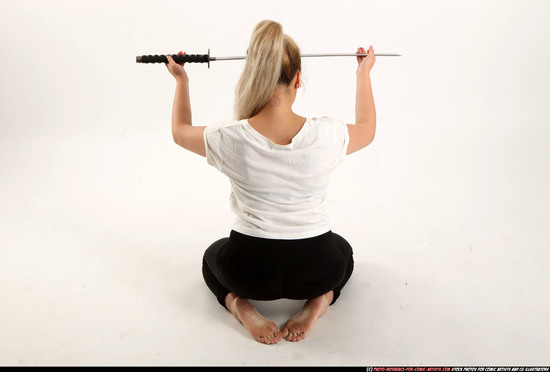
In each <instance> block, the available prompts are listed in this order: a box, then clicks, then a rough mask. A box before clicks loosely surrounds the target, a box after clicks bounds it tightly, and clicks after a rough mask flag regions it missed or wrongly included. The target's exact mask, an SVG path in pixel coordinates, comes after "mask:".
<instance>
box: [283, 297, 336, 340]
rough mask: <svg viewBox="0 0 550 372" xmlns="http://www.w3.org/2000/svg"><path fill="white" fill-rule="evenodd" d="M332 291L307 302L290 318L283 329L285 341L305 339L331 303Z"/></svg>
mask: <svg viewBox="0 0 550 372" xmlns="http://www.w3.org/2000/svg"><path fill="white" fill-rule="evenodd" d="M333 297H334V293H333V292H332V291H330V292H328V293H325V294H324V295H322V296H319V297H316V298H314V299H311V300H308V301H307V302H306V303H305V304H304V308H303V309H302V310H300V312H299V313H298V314H296V315H294V316H293V317H292V318H290V319H289V320H288V321H287V322H286V324H285V325H284V327H283V330H282V335H283V338H284V339H285V340H287V341H293V342H295V341H300V340H303V339H304V338H306V336H307V335H308V333H309V331H310V330H311V328H312V327H313V324H315V322H316V321H317V319H319V318H320V317H322V316H323V315H324V314H325V313H326V312H327V309H328V306H329V305H330V303H331V302H332V299H333Z"/></svg>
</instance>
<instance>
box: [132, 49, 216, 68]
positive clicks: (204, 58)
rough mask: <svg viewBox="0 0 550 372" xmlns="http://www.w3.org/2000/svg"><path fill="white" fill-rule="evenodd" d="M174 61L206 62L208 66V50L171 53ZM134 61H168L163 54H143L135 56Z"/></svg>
mask: <svg viewBox="0 0 550 372" xmlns="http://www.w3.org/2000/svg"><path fill="white" fill-rule="evenodd" d="M170 56H171V57H172V58H173V59H174V62H176V63H208V68H210V50H208V54H171V55H170ZM136 63H168V58H166V56H165V55H158V54H155V55H145V56H137V57H136Z"/></svg>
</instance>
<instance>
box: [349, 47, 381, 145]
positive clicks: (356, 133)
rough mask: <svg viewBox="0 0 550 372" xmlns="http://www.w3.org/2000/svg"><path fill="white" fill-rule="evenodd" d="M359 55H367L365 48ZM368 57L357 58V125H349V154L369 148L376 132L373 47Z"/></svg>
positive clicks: (374, 58) (358, 50) (360, 49)
mask: <svg viewBox="0 0 550 372" xmlns="http://www.w3.org/2000/svg"><path fill="white" fill-rule="evenodd" d="M357 53H358V54H364V53H367V51H366V50H365V48H359V49H357ZM368 54H369V55H368V56H367V57H357V62H358V64H359V66H358V67H357V91H356V94H355V124H348V133H349V144H348V151H347V153H348V154H351V153H353V152H355V151H358V150H361V149H362V148H365V147H367V146H368V145H369V144H370V143H371V142H372V141H373V140H374V133H375V132H376V110H375V107H374V96H373V94H372V86H371V81H370V71H371V69H372V67H373V66H374V62H375V61H376V57H375V55H374V49H373V47H372V46H371V47H370V48H369V51H368Z"/></svg>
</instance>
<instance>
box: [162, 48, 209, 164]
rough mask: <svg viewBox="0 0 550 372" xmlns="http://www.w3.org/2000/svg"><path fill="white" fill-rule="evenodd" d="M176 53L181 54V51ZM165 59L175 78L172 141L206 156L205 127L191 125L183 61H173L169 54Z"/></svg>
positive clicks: (189, 103)
mask: <svg viewBox="0 0 550 372" xmlns="http://www.w3.org/2000/svg"><path fill="white" fill-rule="evenodd" d="M178 54H182V52H179V53H178ZM167 59H168V63H167V64H166V67H167V68H168V71H169V72H170V73H171V74H172V76H174V78H175V79H176V93H175V94H174V104H173V106H172V136H173V138H174V142H176V143H177V144H178V145H180V146H181V147H183V148H185V149H187V150H189V151H192V152H194V153H195V154H198V155H202V156H206V150H205V147H204V138H203V134H204V129H205V127H204V126H203V127H199V126H193V121H192V118H191V100H190V99H189V78H188V77H187V73H186V72H185V70H184V69H183V63H182V64H178V63H176V62H174V60H173V59H172V57H170V56H167Z"/></svg>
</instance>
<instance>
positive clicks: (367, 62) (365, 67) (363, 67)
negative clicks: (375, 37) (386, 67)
mask: <svg viewBox="0 0 550 372" xmlns="http://www.w3.org/2000/svg"><path fill="white" fill-rule="evenodd" d="M356 53H357V54H366V53H368V54H369V55H368V56H366V57H364V56H358V57H357V64H358V66H357V75H359V74H363V73H366V74H369V73H370V70H371V69H372V67H373V66H374V62H376V56H375V55H374V48H373V47H372V45H371V46H370V47H369V50H368V52H367V51H366V50H365V48H363V47H361V48H357V52H356Z"/></svg>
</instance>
